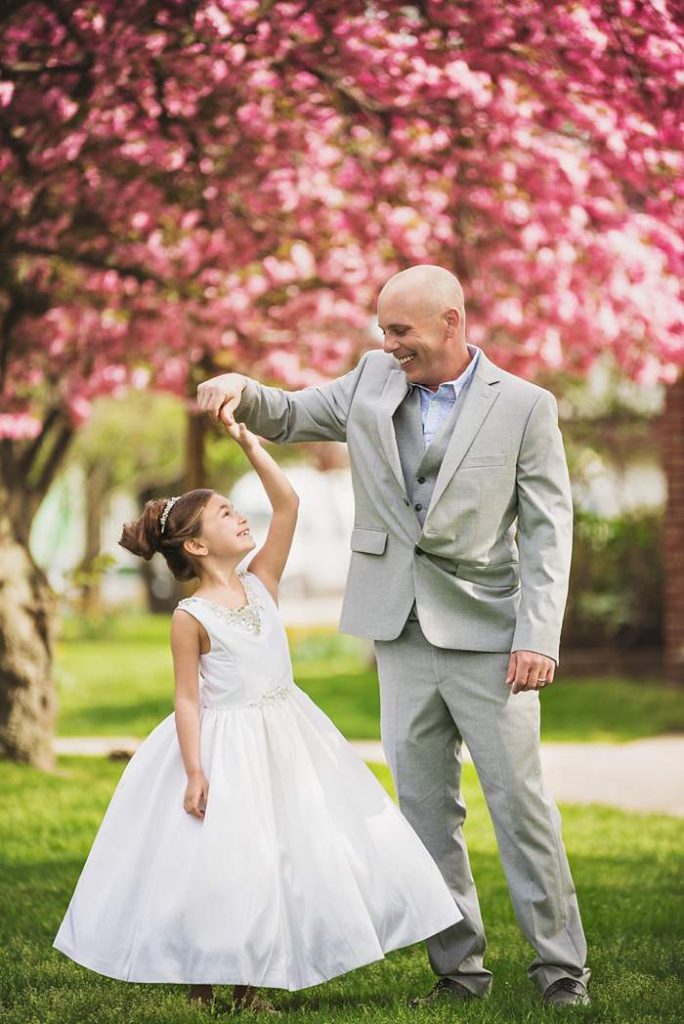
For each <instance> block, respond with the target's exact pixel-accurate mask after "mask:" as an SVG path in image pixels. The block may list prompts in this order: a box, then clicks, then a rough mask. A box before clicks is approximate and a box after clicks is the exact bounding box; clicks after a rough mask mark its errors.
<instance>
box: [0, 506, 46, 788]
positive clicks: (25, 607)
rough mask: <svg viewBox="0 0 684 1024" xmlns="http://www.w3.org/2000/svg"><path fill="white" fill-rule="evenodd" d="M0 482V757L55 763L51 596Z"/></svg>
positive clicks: (39, 766)
mask: <svg viewBox="0 0 684 1024" xmlns="http://www.w3.org/2000/svg"><path fill="white" fill-rule="evenodd" d="M8 504H9V498H8V495H7V492H6V491H5V489H4V488H3V487H2V486H0V509H2V510H4V511H0V552H1V553H2V555H1V558H0V757H2V758H10V759H11V760H13V761H24V762H27V763H29V764H32V765H35V766H36V767H37V768H42V769H44V770H48V769H51V768H52V767H53V766H54V756H53V753H52V732H53V727H54V721H55V715H56V710H57V701H56V698H55V693H54V689H53V685H52V648H53V628H52V623H53V621H54V612H55V597H54V594H53V592H52V589H51V587H50V585H49V583H48V581H47V579H46V577H45V575H44V573H43V572H42V571H41V569H39V568H38V566H37V565H36V564H35V562H34V561H33V559H32V557H31V554H30V552H29V550H28V546H27V545H26V544H25V543H24V542H22V540H20V539H19V538H18V537H17V535H16V530H15V529H14V527H13V524H12V522H11V520H10V518H9V516H8V515H7V512H6V509H7V507H8Z"/></svg>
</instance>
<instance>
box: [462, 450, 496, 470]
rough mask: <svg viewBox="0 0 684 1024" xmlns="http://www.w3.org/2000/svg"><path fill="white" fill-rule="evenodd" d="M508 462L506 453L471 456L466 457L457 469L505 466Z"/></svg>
mask: <svg viewBox="0 0 684 1024" xmlns="http://www.w3.org/2000/svg"><path fill="white" fill-rule="evenodd" d="M507 461H508V455H507V454H506V452H498V453H496V454H493V455H471V456H470V458H468V457H467V456H466V458H465V459H464V460H463V462H462V463H461V465H460V466H459V467H458V468H459V469H475V468H476V467H477V466H505V465H506V463H507Z"/></svg>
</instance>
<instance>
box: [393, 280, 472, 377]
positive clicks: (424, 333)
mask: <svg viewBox="0 0 684 1024" xmlns="http://www.w3.org/2000/svg"><path fill="white" fill-rule="evenodd" d="M454 313H455V311H453V310H452V311H450V312H445V313H441V312H437V313H435V312H432V313H430V312H429V311H426V310H425V308H424V307H423V308H422V309H421V307H420V304H418V303H416V302H410V301H407V299H406V298H405V297H404V296H402V295H398V294H396V293H395V294H392V292H389V293H388V294H381V296H380V299H379V301H378V324H379V326H380V330H381V331H382V333H383V335H384V344H383V348H384V350H385V352H388V353H390V354H391V355H392V356H394V358H395V359H396V360H397V364H398V365H399V366H401V369H402V370H403V371H404V373H405V374H406V377H407V379H408V380H409V381H410V382H411V383H412V384H426V385H432V386H437V385H438V384H440V383H441V382H442V381H443V380H446V379H449V378H448V377H445V373H447V372H448V366H449V363H450V361H451V358H452V345H451V344H450V342H451V340H452V339H453V336H454V330H453V328H454V326H455V324H453V322H452V324H451V325H450V318H451V320H452V321H453V320H454V319H456V322H457V320H458V316H457V314H456V316H455V317H454Z"/></svg>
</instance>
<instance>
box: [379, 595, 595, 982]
mask: <svg viewBox="0 0 684 1024" xmlns="http://www.w3.org/2000/svg"><path fill="white" fill-rule="evenodd" d="M414 608H415V606H414ZM374 648H375V655H376V659H377V663H378V675H379V679H380V697H381V728H382V742H383V747H384V750H385V754H386V757H387V760H388V763H389V767H390V770H391V772H392V776H393V778H394V783H395V786H396V789H397V796H398V799H399V806H400V808H401V810H402V812H403V814H404V815H405V816H406V818H407V819H408V820H409V822H410V823H411V825H412V826H413V828H414V829H415V831H416V832H417V833H418V835H419V836H420V838H421V839H422V841H423V843H424V844H425V846H426V847H427V849H428V850H429V852H430V854H431V855H432V857H433V859H434V860H435V861H436V863H437V864H438V865H439V867H440V869H441V871H442V874H443V875H444V878H445V879H446V882H447V884H448V885H449V887H450V889H451V892H452V893H453V895H454V898H455V900H456V902H457V903H458V905H459V907H460V908H461V911H462V913H463V914H464V919H463V920H462V921H459V922H458V924H456V925H453V926H452V927H450V928H448V929H447V930H446V931H443V932H440V933H439V934H437V935H434V936H432V937H431V938H430V939H428V940H427V950H428V957H429V960H430V965H431V967H432V969H433V971H434V972H435V973H436V974H438V975H440V976H448V977H450V978H453V979H454V980H456V981H458V982H460V984H462V985H465V986H466V987H467V988H469V989H470V990H471V991H473V992H474V993H475V994H476V995H479V996H483V995H486V994H487V993H488V991H489V989H490V988H491V984H492V974H491V971H488V970H487V969H486V968H485V967H484V964H483V956H484V952H485V949H486V945H487V943H486V938H485V931H484V926H483V923H482V916H481V913H480V906H479V902H478V897H477V892H476V889H475V884H474V881H473V876H472V873H471V870H470V863H469V859H468V851H467V848H466V844H465V840H464V837H463V830H462V826H463V822H464V820H465V816H466V806H465V802H464V800H463V796H462V793H461V744H462V741H465V743H466V744H467V746H468V749H469V751H470V753H471V755H472V758H473V761H474V764H475V768H476V770H477V774H478V777H479V780H480V784H481V786H482V790H483V792H484V796H485V799H486V801H487V806H488V808H489V812H490V814H491V817H492V822H493V825H494V830H495V833H496V838H497V842H498V846H499V852H500V855H501V860H502V863H503V868H504V872H505V875H506V880H507V883H508V888H509V892H510V895H511V900H512V902H513V908H514V911H515V916H516V918H517V921H518V924H519V926H520V928H521V930H522V932H523V933H524V935H525V936H526V938H527V939H528V941H529V942H530V944H531V945H532V947H533V949H534V950H535V952H536V956H535V958H534V960H533V961H532V962H531V964H530V965H529V967H528V970H527V973H528V976H529V977H530V978H531V979H532V980H533V981H534V983H535V984H536V985H537V986H538V988H539V990H540V991H541V992H543V991H544V990H545V989H546V987H547V986H548V985H550V984H551V983H552V982H553V981H556V980H557V979H558V978H562V977H570V978H574V979H576V980H578V981H580V982H581V983H582V984H583V985H585V986H586V984H587V982H588V981H589V977H590V974H591V972H590V970H589V969H588V968H587V967H586V965H585V964H586V954H587V946H586V941H585V937H584V932H583V930H582V923H581V920H580V914H579V907H578V904H577V897H576V894H575V887H574V884H573V880H572V876H571V874H570V867H569V865H568V860H567V856H566V853H565V849H564V846H563V840H562V837H561V818H560V814H559V812H558V808H557V807H556V804H555V802H554V800H553V799H552V797H551V796H550V795H549V793H548V792H547V791H546V789H545V788H544V783H543V780H542V775H541V765H540V756H539V722H540V703H539V692H538V691H536V690H531V691H528V692H525V691H523V692H521V693H516V694H514V693H512V692H511V687H510V686H507V685H506V683H505V682H504V680H505V678H506V671H507V668H508V660H509V655H508V654H507V653H498V652H493V653H489V652H480V651H461V650H450V649H449V650H447V649H445V648H440V647H435V646H433V645H432V644H431V643H429V641H428V640H426V638H425V636H424V635H423V631H422V630H421V628H420V624H419V622H418V620H417V618H416V617H415V611H413V612H412V613H411V615H410V616H409V618H408V620H407V622H406V625H405V626H404V629H403V631H402V633H401V634H400V636H399V637H397V638H396V639H395V640H376V641H375V642H374Z"/></svg>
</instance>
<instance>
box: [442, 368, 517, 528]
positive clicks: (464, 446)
mask: <svg viewBox="0 0 684 1024" xmlns="http://www.w3.org/2000/svg"><path fill="white" fill-rule="evenodd" d="M499 380H501V371H500V370H499V368H498V367H497V366H495V365H494V363H492V362H491V361H490V360H489V359H487V357H486V356H485V354H484V352H482V351H481V352H480V358H479V362H478V365H477V368H476V370H475V373H474V374H473V379H472V380H471V382H470V385H469V386H468V388H467V389H466V392H465V394H464V395H463V398H462V402H463V405H462V407H461V411H460V414H459V416H458V422H457V424H456V427H455V428H454V431H453V433H452V435H451V437H450V439H449V443H448V445H447V448H446V451H445V452H444V458H443V459H442V464H441V466H440V469H439V473H438V474H437V479H436V480H435V488H434V490H433V492H432V498H431V499H430V504H429V506H428V510H427V513H426V516H425V523H427V521H428V519H429V517H430V513H431V511H432V509H433V508H434V507H435V505H436V504H437V502H438V501H439V499H440V498H441V496H442V495H443V494H444V491H445V489H446V486H447V484H448V483H449V481H450V480H451V478H452V476H453V475H454V473H455V472H456V470H457V469H458V467H459V465H460V463H461V461H462V459H463V457H464V456H465V454H466V452H467V451H468V448H469V447H470V445H471V444H472V442H473V439H474V438H475V436H476V434H477V432H478V430H479V429H480V427H481V426H482V424H483V423H484V421H485V419H486V418H487V416H488V415H489V412H490V410H491V409H492V407H493V406H494V403H495V402H496V400H497V398H498V397H499V394H500V392H499V390H498V388H493V387H491V385H492V384H495V383H496V382H497V381H499Z"/></svg>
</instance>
